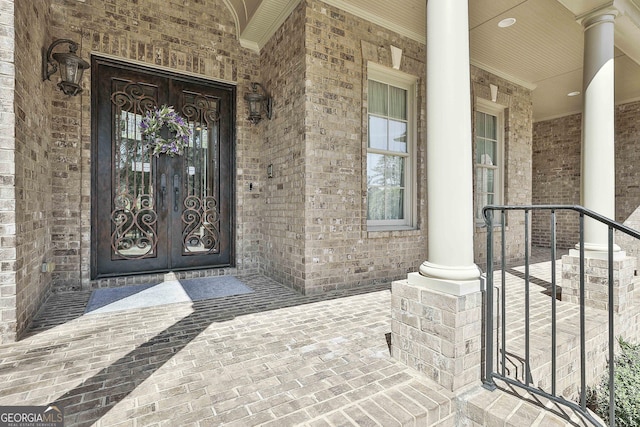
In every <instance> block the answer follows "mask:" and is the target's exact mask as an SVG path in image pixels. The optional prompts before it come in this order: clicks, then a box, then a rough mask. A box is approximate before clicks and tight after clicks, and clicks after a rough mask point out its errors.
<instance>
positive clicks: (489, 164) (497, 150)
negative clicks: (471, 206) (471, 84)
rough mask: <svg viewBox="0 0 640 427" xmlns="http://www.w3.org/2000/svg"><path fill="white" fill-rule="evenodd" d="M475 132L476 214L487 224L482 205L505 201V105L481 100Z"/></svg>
mask: <svg viewBox="0 0 640 427" xmlns="http://www.w3.org/2000/svg"><path fill="white" fill-rule="evenodd" d="M474 133H475V156H474V157H475V168H474V169H475V188H474V194H475V211H476V214H475V217H476V222H478V223H483V224H484V217H483V216H482V208H484V207H485V206H486V205H499V204H502V203H503V201H502V197H503V190H504V188H503V187H504V179H503V151H504V107H503V106H501V105H499V104H495V103H493V102H489V101H485V100H483V99H478V100H477V103H476V111H475V126H474Z"/></svg>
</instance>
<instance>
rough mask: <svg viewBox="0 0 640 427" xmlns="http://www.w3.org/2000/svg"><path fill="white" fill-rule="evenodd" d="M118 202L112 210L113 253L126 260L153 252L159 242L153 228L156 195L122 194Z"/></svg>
mask: <svg viewBox="0 0 640 427" xmlns="http://www.w3.org/2000/svg"><path fill="white" fill-rule="evenodd" d="M115 205H116V208H115V209H114V210H113V212H112V213H111V221H112V222H113V224H114V225H115V230H114V231H113V234H112V235H111V247H112V248H113V252H114V254H116V255H117V256H119V257H121V258H125V259H140V258H146V257H149V256H151V255H153V253H154V252H155V248H156V244H157V241H158V239H157V236H156V233H155V230H154V228H155V227H154V226H155V224H156V222H157V220H158V216H157V214H156V212H155V211H154V210H153V197H152V196H151V195H149V194H142V195H139V196H137V197H135V198H134V197H132V196H131V195H130V194H121V195H119V196H117V197H116V199H115Z"/></svg>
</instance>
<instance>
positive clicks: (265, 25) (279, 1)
mask: <svg viewBox="0 0 640 427" xmlns="http://www.w3.org/2000/svg"><path fill="white" fill-rule="evenodd" d="M246 1H247V3H249V2H250V3H251V5H252V7H254V10H253V13H251V15H250V18H249V19H250V20H249V22H248V24H247V26H246V27H245V28H241V29H240V44H241V45H242V46H244V47H246V48H249V49H252V50H255V51H259V50H260V49H262V47H263V46H264V45H265V44H266V43H267V42H268V41H269V39H270V38H271V36H273V34H274V33H275V32H276V30H277V29H278V28H279V27H280V25H282V23H283V22H284V21H285V20H286V19H287V17H288V16H289V15H290V14H291V12H293V9H295V7H296V6H297V5H298V3H300V0H262V1H260V0H246Z"/></svg>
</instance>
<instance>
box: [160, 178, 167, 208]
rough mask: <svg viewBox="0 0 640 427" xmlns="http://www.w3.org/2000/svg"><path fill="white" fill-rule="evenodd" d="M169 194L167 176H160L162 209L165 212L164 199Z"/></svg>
mask: <svg viewBox="0 0 640 427" xmlns="http://www.w3.org/2000/svg"><path fill="white" fill-rule="evenodd" d="M166 194H167V175H165V174H162V175H160V207H161V208H162V209H163V210H164V197H165V196H166Z"/></svg>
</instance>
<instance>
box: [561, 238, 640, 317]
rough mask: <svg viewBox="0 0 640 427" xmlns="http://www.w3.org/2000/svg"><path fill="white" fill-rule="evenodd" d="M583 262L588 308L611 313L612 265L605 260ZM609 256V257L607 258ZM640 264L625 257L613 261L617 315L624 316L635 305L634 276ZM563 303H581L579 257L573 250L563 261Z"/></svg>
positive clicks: (615, 309)
mask: <svg viewBox="0 0 640 427" xmlns="http://www.w3.org/2000/svg"><path fill="white" fill-rule="evenodd" d="M588 255H589V254H588V253H587V254H586V255H585V258H584V262H585V279H584V284H585V305H586V306H587V307H593V308H596V309H599V310H608V309H609V293H608V283H609V261H608V260H607V258H606V256H605V257H604V259H603V257H599V258H587V256H588ZM605 255H606V254H605ZM636 264H637V260H636V258H635V257H628V256H626V255H625V254H624V253H621V254H620V255H619V256H617V257H615V258H614V260H613V298H614V300H613V308H614V312H615V313H623V312H624V310H625V309H626V308H627V307H628V306H629V305H630V304H631V303H632V301H631V296H632V292H633V290H634V283H633V278H634V273H635V270H636ZM562 300H563V301H569V302H573V303H576V304H579V303H580V254H579V252H578V251H577V250H571V251H570V252H569V255H564V256H563V257H562Z"/></svg>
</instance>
